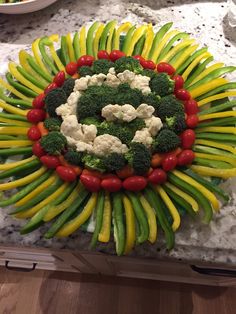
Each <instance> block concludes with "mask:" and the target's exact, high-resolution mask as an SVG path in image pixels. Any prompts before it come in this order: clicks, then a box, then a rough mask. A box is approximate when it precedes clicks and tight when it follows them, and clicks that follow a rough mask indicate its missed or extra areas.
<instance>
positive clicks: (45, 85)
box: [16, 65, 47, 89]
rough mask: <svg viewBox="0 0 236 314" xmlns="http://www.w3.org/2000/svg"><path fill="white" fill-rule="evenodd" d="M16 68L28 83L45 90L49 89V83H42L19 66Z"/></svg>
mask: <svg viewBox="0 0 236 314" xmlns="http://www.w3.org/2000/svg"><path fill="white" fill-rule="evenodd" d="M16 68H17V70H18V72H19V73H20V74H21V75H22V76H24V77H25V78H26V79H27V80H28V81H30V82H31V83H33V84H34V85H35V86H38V87H39V88H41V89H45V88H46V87H47V82H44V81H42V80H41V81H40V80H39V79H37V78H35V77H34V76H32V75H30V74H29V73H28V72H27V71H26V70H25V69H24V68H22V67H20V66H19V65H18V66H17V67H16Z"/></svg>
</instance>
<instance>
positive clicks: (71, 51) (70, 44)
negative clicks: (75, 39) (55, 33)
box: [66, 33, 76, 62]
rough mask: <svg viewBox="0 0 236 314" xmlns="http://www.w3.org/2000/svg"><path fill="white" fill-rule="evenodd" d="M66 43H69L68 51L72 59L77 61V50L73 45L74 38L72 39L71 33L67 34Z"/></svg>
mask: <svg viewBox="0 0 236 314" xmlns="http://www.w3.org/2000/svg"><path fill="white" fill-rule="evenodd" d="M66 43H67V47H68V52H69V57H70V61H72V62H75V61H76V60H75V52H74V48H73V45H72V39H71V34H70V33H68V34H67V35H66Z"/></svg>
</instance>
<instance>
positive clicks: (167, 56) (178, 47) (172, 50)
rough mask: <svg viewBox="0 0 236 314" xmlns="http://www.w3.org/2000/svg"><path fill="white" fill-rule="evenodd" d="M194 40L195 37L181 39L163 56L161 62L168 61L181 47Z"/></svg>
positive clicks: (190, 43)
mask: <svg viewBox="0 0 236 314" xmlns="http://www.w3.org/2000/svg"><path fill="white" fill-rule="evenodd" d="M194 42H195V39H185V40H183V41H181V42H180V43H179V44H177V45H176V46H174V48H172V49H171V50H170V51H169V52H168V53H167V54H166V55H165V57H164V58H163V59H162V60H160V61H161V62H168V61H170V60H171V59H172V58H173V57H174V56H175V55H176V54H177V53H178V52H179V51H180V50H181V49H183V48H185V47H188V46H190V45H192V44H193V43H194Z"/></svg>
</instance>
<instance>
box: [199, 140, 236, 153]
mask: <svg viewBox="0 0 236 314" xmlns="http://www.w3.org/2000/svg"><path fill="white" fill-rule="evenodd" d="M195 144H199V145H206V146H211V147H216V148H220V149H224V150H227V151H229V152H231V153H232V154H236V148H234V147H232V146H230V145H225V144H221V143H218V142H213V141H208V140H201V139H196V140H195Z"/></svg>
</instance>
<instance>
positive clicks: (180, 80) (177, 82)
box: [172, 75, 184, 90]
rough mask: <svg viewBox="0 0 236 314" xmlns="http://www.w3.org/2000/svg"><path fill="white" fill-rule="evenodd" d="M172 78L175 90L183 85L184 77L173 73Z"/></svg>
mask: <svg viewBox="0 0 236 314" xmlns="http://www.w3.org/2000/svg"><path fill="white" fill-rule="evenodd" d="M172 80H174V81H175V90H177V89H180V88H183V86H184V79H183V78H182V76H181V75H175V76H173V77H172Z"/></svg>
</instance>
